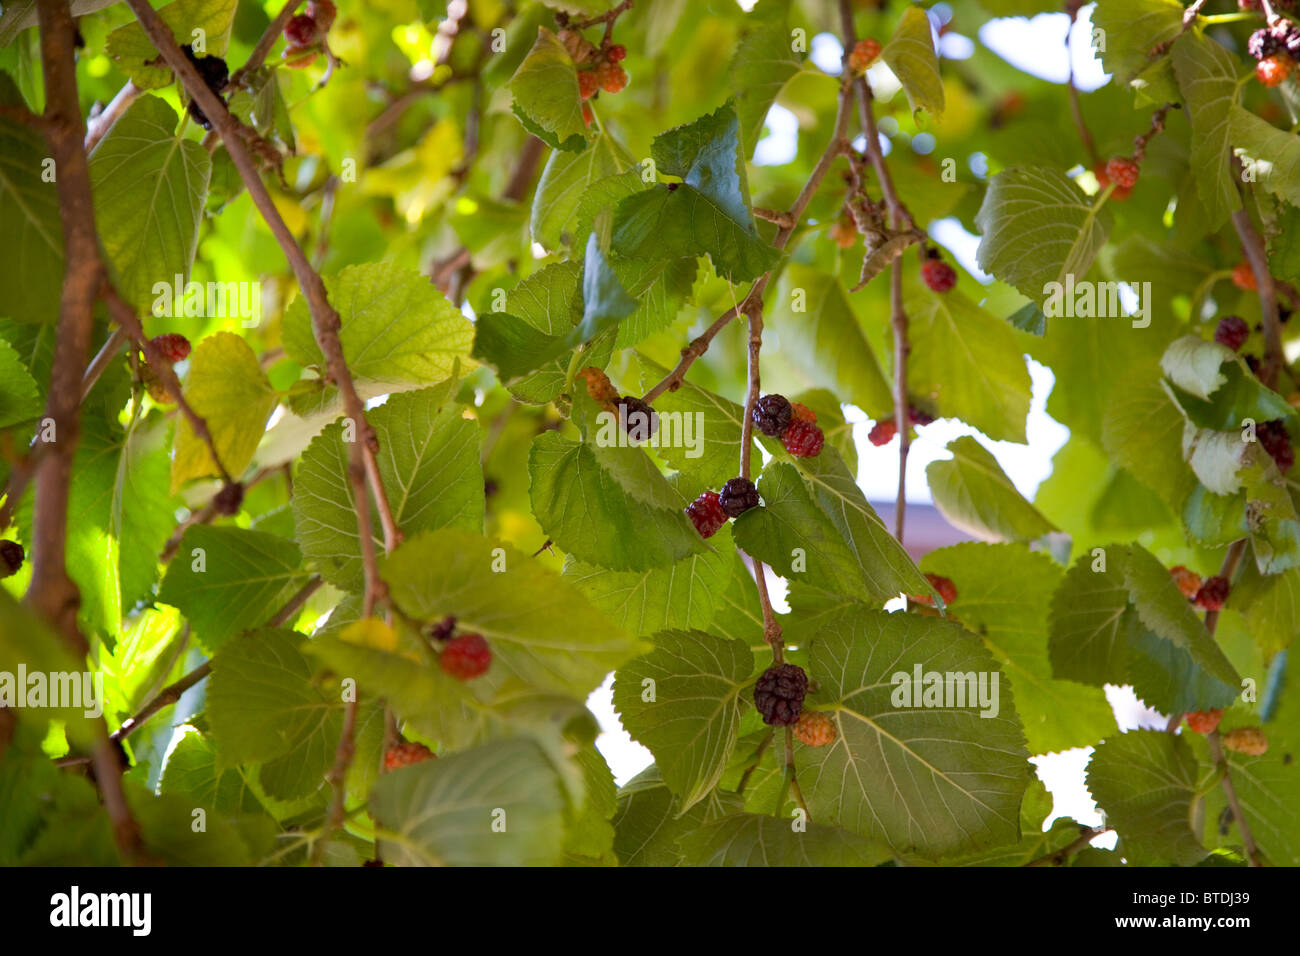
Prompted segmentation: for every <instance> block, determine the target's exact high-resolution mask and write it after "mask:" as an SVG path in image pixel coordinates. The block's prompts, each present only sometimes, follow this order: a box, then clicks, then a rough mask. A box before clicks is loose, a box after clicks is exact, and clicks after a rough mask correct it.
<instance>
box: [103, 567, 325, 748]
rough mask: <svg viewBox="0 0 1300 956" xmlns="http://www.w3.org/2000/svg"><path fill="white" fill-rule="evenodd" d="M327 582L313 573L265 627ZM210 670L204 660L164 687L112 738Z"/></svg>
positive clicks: (128, 730) (131, 730)
mask: <svg viewBox="0 0 1300 956" xmlns="http://www.w3.org/2000/svg"><path fill="white" fill-rule="evenodd" d="M324 583H325V582H324V580H323V579H322V578H321V577H320V575H313V576H312V577H311V578H310V579H309V580H308V581H307V583H306V584H304V585H303V586H302V587H301V588H299V589H298V591H297V592H296V593H295V594H294V596H293V597H291V598H289V601H288V603H287V604H285V606H284V607H282V608H280V610H278V611H276V612H275V615H274V616H273V617H272V618H271V619H270V620H269V621H267V622H266V626H267V627H280V626H282V625H283V624H285V623H287V622H288V621H289V620H291V619H292V618H293V616H294V615H295V614H297V613H298V611H300V610H302V606H303V605H304V604H306V603H307V600H308V598H310V597H311V596H312V595H313V594H315V593H316V592H317V591H318V590H320V586H321V585H322V584H324ZM211 673H212V662H211V661H204V662H203V663H202V664H200V665H199V666H198V667H196V668H194V670H192V671H190V672H189V673H188V674H186V675H185V676H184V677H182V678H180V679H179V680H177V681H176V682H175V683H173V684H169V685H168V686H166V687H164V688H163V689H162V690H161V691H159V692H158V694H157V695H156V696H154V697H153V698H152V699H151V700H150V701H149V702H148V703H146V704H145V705H144V706H143V707H141V708H140V711H139V713H137V714H135V715H134V716H132V717H128V718H127V719H126V720H124V721H122V726H121V727H119V728H117V730H115V731H113V733H112V735H111V736H112V739H113V740H115V741H120V740H124V739H126V738H127V737H129V736H130V735H131V734H133V733H135V731H137V730H139V729H140V725H141V724H143V723H144V722H145V721H146V720H148V719H149V718H150V717H152V716H153V715H154V714H156V713H158V711H160V710H163V709H164V708H166V707H170V706H171V705H172V704H174V703H176V702H177V701H178V700H180V699H181V695H182V694H183V693H185V692H186V691H187V690H189V689H190V688H191V687H193V686H194V685H195V684H197V683H198V682H199V681H201V680H203V678H205V677H207V676H208V675H209V674H211Z"/></svg>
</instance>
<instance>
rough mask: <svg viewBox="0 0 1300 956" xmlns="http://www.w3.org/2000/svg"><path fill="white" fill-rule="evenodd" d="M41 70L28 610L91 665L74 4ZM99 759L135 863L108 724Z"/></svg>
mask: <svg viewBox="0 0 1300 956" xmlns="http://www.w3.org/2000/svg"><path fill="white" fill-rule="evenodd" d="M37 19H38V21H39V23H40V31H41V67H42V70H43V72H44V79H45V96H46V107H45V110H46V112H45V122H44V123H43V124H42V129H43V132H44V133H45V139H46V142H47V143H48V145H49V148H50V154H51V156H52V157H53V159H54V163H55V168H56V169H57V170H58V194H59V218H60V220H61V222H62V226H63V249H64V261H65V263H66V266H65V273H64V279H63V289H62V293H61V295H60V299H59V325H58V336H57V339H56V341H55V345H54V361H53V367H52V369H51V373H50V391H49V396H48V398H47V401H46V407H45V414H46V417H47V418H50V419H52V420H53V422H54V427H55V435H54V440H53V441H51V442H48V443H45V445H44V449H45V450H44V453H43V454H42V455H41V456H40V460H39V462H38V464H37V471H36V509H35V514H34V517H33V522H32V541H33V554H32V578H31V586H30V588H29V590H28V592H27V599H28V601H29V603H30V604H31V605H32V606H33V607H34V608H35V609H36V610H37V611H38V612H39V613H40V614H41V615H42V616H43V617H44V618H45V619H46V620H48V621H49V622H50V623H51V624H52V625H53V626H54V628H55V629H56V631H57V632H58V633H59V634H60V635H61V636H62V638H63V639H64V641H65V642H66V644H67V645H68V647H69V648H70V649H71V651H72V652H73V654H74V655H75V656H76V657H78V658H84V657H85V656H86V655H87V653H88V652H89V649H90V648H89V643H88V642H87V640H86V638H85V636H84V635H83V634H82V633H81V631H80V629H79V628H78V627H77V609H78V607H79V605H80V603H81V597H80V594H79V593H78V592H77V587H76V585H75V584H73V583H72V579H71V578H70V577H69V576H68V569H67V535H68V496H69V493H70V489H71V482H72V465H73V460H74V457H75V455H76V452H77V441H78V438H79V437H80V427H81V379H82V375H83V372H84V370H85V368H86V360H87V357H88V355H89V353H90V343H91V337H92V335H93V333H94V324H95V322H94V311H93V310H94V305H95V300H96V299H97V298H98V295H99V288H100V282H101V280H102V278H103V275H104V264H103V261H102V260H101V259H100V252H99V237H98V235H97V234H96V232H95V205H94V199H93V197H92V195H91V188H90V163H89V161H88V160H87V158H86V150H85V145H84V140H85V135H86V130H85V124H84V123H83V121H82V117H81V104H80V101H79V99H78V95H77V70H76V60H75V57H76V53H75V36H76V26H75V24H74V23H73V19H72V9H71V7H70V6H69V3H68V0H39V2H38V3H37ZM95 731H96V738H97V739H96V742H95V745H94V750H93V754H92V759H93V760H94V764H95V782H96V785H97V786H98V787H99V792H100V795H101V797H102V798H103V802H104V809H105V810H106V811H107V813H108V817H109V820H110V822H111V824H112V830H113V840H114V842H115V843H116V845H117V848H118V850H119V852H121V854H122V855H123V857H124V858H125V859H127V860H128V861H131V862H134V861H135V860H137V859H138V857H139V854H140V833H139V828H138V827H137V825H136V822H135V820H134V818H133V817H132V816H131V808H130V807H129V806H128V805H127V802H126V794H125V793H124V792H123V790H122V765H121V762H120V761H119V759H118V753H117V748H116V746H115V745H114V744H113V743H111V742H110V741H109V739H108V733H107V730H106V728H105V726H104V722H103V720H102V719H100V720H99V721H97V722H96V724H95Z"/></svg>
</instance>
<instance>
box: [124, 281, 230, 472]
mask: <svg viewBox="0 0 1300 956" xmlns="http://www.w3.org/2000/svg"><path fill="white" fill-rule="evenodd" d="M102 295H103V296H104V301H105V302H107V303H108V311H109V314H110V315H112V317H113V321H114V322H116V323H117V324H118V327H119V328H121V329H122V330H123V331H124V332H125V333H126V336H127V338H129V339H130V340H131V341H133V342H134V343H135V344H136V345H137V346H138V347H139V349H140V351H142V352H144V357H145V361H147V362H148V363H149V368H150V369H152V370H153V373H154V374H155V375H157V376H158V380H159V381H160V382H161V383H162V386H163V388H165V389H166V390H167V395H168V397H169V398H171V399H172V400H174V401H175V402H176V406H177V408H179V409H180V411H181V414H182V415H184V416H185V420H186V421H187V422H189V424H190V428H191V429H193V430H194V434H195V436H196V437H198V438H199V440H200V441H202V442H203V444H205V445H207V447H208V454H209V455H210V456H211V457H212V463H213V465H215V466H216V469H217V473H218V474H219V475H220V476H221V480H222V481H223V482H225V483H226V484H232V483H233V482H234V478H232V477H231V475H230V472H228V471H227V470H226V466H225V464H224V463H223V462H222V460H221V456H220V455H218V454H217V445H216V442H215V441H214V440H213V438H212V432H211V430H209V428H208V423H207V420H206V419H204V417H203V416H202V415H200V414H199V413H198V412H196V411H195V410H194V407H193V406H192V405H190V403H189V401H188V400H187V399H186V398H185V395H184V393H183V392H182V391H181V381H180V379H179V378H177V377H176V370H175V369H173V368H172V363H171V362H170V361H168V360H167V357H166V356H165V355H163V353H162V350H161V349H160V348H158V346H156V345H154V343H153V340H152V339H150V338H147V337H146V336H145V334H144V326H142V325H141V324H140V319H139V318H138V317H137V316H136V314H135V307H134V306H132V305H131V304H130V303H129V302H127V301H126V300H125V299H124V298H122V296H121V294H120V293H119V292H118V291H117V290H116V289H115V288H113V286H112V285H111V284H110V283H109V281H108V278H107V277H105V278H104V283H103V289H102Z"/></svg>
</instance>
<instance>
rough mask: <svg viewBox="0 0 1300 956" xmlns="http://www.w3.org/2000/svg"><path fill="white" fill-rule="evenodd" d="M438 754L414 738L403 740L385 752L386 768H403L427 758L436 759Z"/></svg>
mask: <svg viewBox="0 0 1300 956" xmlns="http://www.w3.org/2000/svg"><path fill="white" fill-rule="evenodd" d="M437 756H438V755H437V754H435V753H434V752H433V751H432V750H430V749H429V748H428V747H426V746H425V745H424V744H420V743H416V742H415V741H414V740H403V741H402V742H401V743H396V744H393V746H391V747H389V748H388V752H387V753H385V754H384V769H385V770H390V771H391V770H401V769H402V768H403V767H409V766H411V765H412V764H417V763H423V762H424V761H425V760H435V759H437Z"/></svg>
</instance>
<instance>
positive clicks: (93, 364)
mask: <svg viewBox="0 0 1300 956" xmlns="http://www.w3.org/2000/svg"><path fill="white" fill-rule="evenodd" d="M126 340H127V335H126V333H125V332H123V331H122V329H120V328H117V329H114V330H113V334H112V335H110V336H109V337H108V340H107V341H105V342H104V344H103V346H101V347H100V350H99V351H98V352H96V353H95V357H94V358H93V359H91V360H90V365H89V366H87V368H86V374H85V375H83V376H81V400H82V401H83V402H84V401H85V400H86V396H87V395H89V394H90V392H91V389H93V388H94V387H95V383H96V382H98V381H99V377H100V376H101V375H103V374H104V369H106V368H108V366H109V365H111V364H112V362H113V359H115V358H116V357H117V353H118V352H120V351H122V346H123V345H125V344H126Z"/></svg>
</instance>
